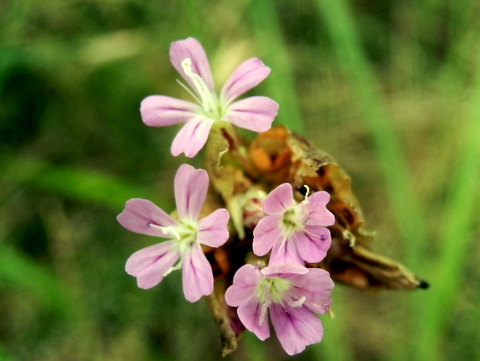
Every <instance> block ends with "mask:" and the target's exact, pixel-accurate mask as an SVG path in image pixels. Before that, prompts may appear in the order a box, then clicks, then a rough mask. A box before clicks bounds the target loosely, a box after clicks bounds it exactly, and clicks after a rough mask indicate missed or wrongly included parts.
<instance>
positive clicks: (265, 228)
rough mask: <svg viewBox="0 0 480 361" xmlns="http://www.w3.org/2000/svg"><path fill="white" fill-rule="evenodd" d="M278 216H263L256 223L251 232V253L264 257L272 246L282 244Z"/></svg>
mask: <svg viewBox="0 0 480 361" xmlns="http://www.w3.org/2000/svg"><path fill="white" fill-rule="evenodd" d="M279 222H280V217H279V216H265V217H263V218H261V219H260V220H259V221H258V224H257V226H256V227H255V229H254V230H253V253H255V254H256V255H257V256H260V257H261V256H264V255H266V254H267V253H268V251H270V250H271V249H272V247H273V245H274V244H276V243H280V242H282V230H281V229H280V226H279Z"/></svg>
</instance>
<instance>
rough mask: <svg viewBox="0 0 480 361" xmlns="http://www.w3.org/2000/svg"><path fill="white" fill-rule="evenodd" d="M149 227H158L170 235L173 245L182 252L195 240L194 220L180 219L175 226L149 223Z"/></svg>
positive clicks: (195, 228) (190, 246)
mask: <svg viewBox="0 0 480 361" xmlns="http://www.w3.org/2000/svg"><path fill="white" fill-rule="evenodd" d="M150 227H157V228H160V229H161V230H162V232H163V233H165V234H168V235H171V236H172V239H171V240H172V241H174V244H175V246H176V247H177V248H178V250H179V251H180V253H182V254H183V253H185V252H186V251H188V250H189V249H190V248H192V246H193V244H194V243H195V242H196V240H197V232H198V230H197V225H196V223H195V222H189V221H188V220H182V221H181V222H180V223H179V224H178V225H176V226H168V227H162V226H158V225H154V224H150Z"/></svg>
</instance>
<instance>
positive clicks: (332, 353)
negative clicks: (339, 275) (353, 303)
mask: <svg viewBox="0 0 480 361" xmlns="http://www.w3.org/2000/svg"><path fill="white" fill-rule="evenodd" d="M343 300H344V298H343V289H341V288H338V287H337V288H335V290H334V291H333V293H332V311H333V312H334V316H333V317H328V316H327V317H322V322H323V327H324V331H325V334H324V335H323V339H322V342H320V343H319V344H316V345H314V346H312V352H313V354H314V355H315V359H316V360H329V361H347V360H353V359H354V358H353V355H352V354H351V350H350V348H349V347H348V346H347V345H349V344H350V343H349V340H348V339H346V338H345V335H346V334H347V332H346V330H345V327H344V326H345V325H346V323H347V321H346V320H347V319H348V316H347V314H346V308H345V307H344V301H343Z"/></svg>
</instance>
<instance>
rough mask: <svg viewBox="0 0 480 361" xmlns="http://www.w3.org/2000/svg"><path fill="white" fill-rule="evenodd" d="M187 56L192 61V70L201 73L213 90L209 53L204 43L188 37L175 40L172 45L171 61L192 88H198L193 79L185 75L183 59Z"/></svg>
mask: <svg viewBox="0 0 480 361" xmlns="http://www.w3.org/2000/svg"><path fill="white" fill-rule="evenodd" d="M186 58H190V60H191V61H192V71H193V72H194V73H196V74H198V75H200V76H201V77H202V78H203V81H204V82H205V84H207V86H208V88H209V89H210V90H211V91H213V90H214V86H213V79H212V73H211V71H210V65H209V64H208V58H207V54H205V50H203V47H202V45H201V44H200V43H199V42H198V40H197V39H194V38H187V39H184V40H179V41H175V42H173V43H172V45H171V46H170V61H171V62H172V65H173V66H174V67H175V69H176V70H177V71H178V73H179V74H180V75H181V76H182V77H183V79H185V81H186V82H187V83H188V84H189V85H190V86H191V87H192V89H194V90H196V88H195V85H194V84H193V82H192V80H191V79H190V78H189V77H188V76H187V75H185V72H184V71H183V68H182V61H183V60H185V59H186Z"/></svg>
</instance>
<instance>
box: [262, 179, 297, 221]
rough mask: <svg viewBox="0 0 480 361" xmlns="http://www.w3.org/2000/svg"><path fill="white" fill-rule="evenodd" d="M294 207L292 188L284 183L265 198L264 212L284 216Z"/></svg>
mask: <svg viewBox="0 0 480 361" xmlns="http://www.w3.org/2000/svg"><path fill="white" fill-rule="evenodd" d="M294 205H295V201H294V200H293V191H292V186H291V185H290V184H289V183H283V184H280V185H279V186H278V187H277V188H275V189H274V190H273V191H271V192H270V194H269V195H268V196H267V197H266V198H265V200H264V201H263V211H264V212H265V213H266V214H269V215H282V214H283V213H284V212H285V211H286V210H288V209H290V208H292V207H293V206H294Z"/></svg>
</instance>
